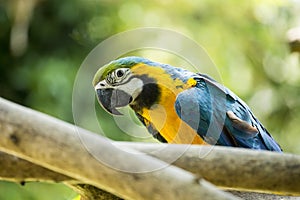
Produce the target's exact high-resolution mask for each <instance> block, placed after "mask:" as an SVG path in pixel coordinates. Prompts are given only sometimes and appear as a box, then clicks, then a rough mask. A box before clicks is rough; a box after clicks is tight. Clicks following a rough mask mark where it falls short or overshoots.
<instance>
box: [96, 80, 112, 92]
mask: <svg viewBox="0 0 300 200" xmlns="http://www.w3.org/2000/svg"><path fill="white" fill-rule="evenodd" d="M105 88H112V86H110V85H109V84H108V83H107V82H106V80H105V79H104V80H102V81H100V82H99V83H97V85H96V86H95V90H98V89H105Z"/></svg>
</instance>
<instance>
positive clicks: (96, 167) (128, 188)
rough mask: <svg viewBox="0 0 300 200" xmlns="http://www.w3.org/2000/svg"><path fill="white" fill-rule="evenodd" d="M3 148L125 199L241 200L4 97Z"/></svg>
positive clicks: (0, 109)
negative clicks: (202, 199) (200, 199)
mask: <svg viewBox="0 0 300 200" xmlns="http://www.w3.org/2000/svg"><path fill="white" fill-rule="evenodd" d="M0 150H1V151H3V152H6V153H9V154H12V155H16V156H18V157H20V158H23V159H25V160H28V161H30V162H32V163H35V164H37V165H40V166H43V167H45V168H48V169H50V170H53V171H55V172H58V173H61V174H64V175H66V176H69V177H72V178H74V179H75V180H78V181H80V182H82V183H85V184H88V185H93V186H96V187H97V188H100V189H103V190H105V191H108V192H110V193H113V194H116V195H117V196H120V197H122V198H125V199H199V198H205V199H237V198H235V197H234V196H233V195H231V194H228V193H225V192H222V191H220V190H218V189H217V188H216V187H214V186H213V185H211V184H210V183H208V182H207V181H205V180H204V179H202V178H201V177H197V176H195V175H193V174H192V173H189V172H186V171H184V170H182V169H180V168H177V167H175V166H168V164H167V163H165V162H163V161H161V160H158V159H156V158H153V157H150V156H147V155H141V154H139V153H138V152H135V151H133V150H130V149H126V148H124V149H122V150H120V149H118V148H116V147H115V146H114V145H112V143H111V142H110V141H109V140H108V139H106V138H103V137H101V136H99V135H98V136H97V135H95V134H92V133H90V132H89V131H86V130H83V129H80V128H78V127H75V126H72V125H70V124H67V123H65V122H62V121H60V120H57V119H55V118H52V117H50V116H47V115H45V114H41V113H39V112H36V111H33V110H31V109H28V108H24V107H22V106H19V105H16V104H14V103H11V102H9V101H6V100H4V99H0ZM96 158H97V159H96ZM166 166H168V167H166ZM137 172H138V173H137ZM146 172H147V173H146Z"/></svg>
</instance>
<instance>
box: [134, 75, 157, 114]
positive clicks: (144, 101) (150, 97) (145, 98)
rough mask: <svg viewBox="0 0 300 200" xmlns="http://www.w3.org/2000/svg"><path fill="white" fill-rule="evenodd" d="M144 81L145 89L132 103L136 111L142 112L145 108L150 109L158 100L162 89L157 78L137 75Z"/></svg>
mask: <svg viewBox="0 0 300 200" xmlns="http://www.w3.org/2000/svg"><path fill="white" fill-rule="evenodd" d="M135 77H137V78H139V79H141V80H142V81H143V84H144V86H143V89H142V92H141V93H140V95H139V96H138V97H137V98H136V99H135V101H134V102H133V103H132V104H131V105H130V106H131V108H132V109H133V110H134V111H135V112H140V111H141V110H142V109H143V108H147V109H150V108H151V106H152V105H154V104H155V103H157V102H158V100H159V97H160V94H161V91H160V88H159V87H158V84H157V82H156V81H155V79H153V78H150V77H149V76H147V75H141V76H135Z"/></svg>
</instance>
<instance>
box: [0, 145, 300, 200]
mask: <svg viewBox="0 0 300 200" xmlns="http://www.w3.org/2000/svg"><path fill="white" fill-rule="evenodd" d="M116 144H117V145H119V147H120V148H122V146H131V147H132V148H136V149H141V150H142V151H144V152H147V151H149V149H150V148H149V147H151V148H153V147H154V146H156V145H157V147H159V148H161V144H146V145H145V144H143V145H145V146H144V147H145V148H143V147H142V146H141V144H140V143H128V144H127V143H124V142H120V143H119V142H116ZM169 146H170V145H169ZM159 148H156V150H157V149H159ZM190 150H191V149H190ZM190 150H189V151H190ZM196 150H197V152H198V153H199V152H200V151H199V150H200V149H197V148H196ZM215 151H219V148H214V149H213V151H212V152H211V153H210V156H208V157H211V156H212V154H214V153H215ZM175 152H178V150H177V151H175ZM148 153H151V152H150V151H149V152H148ZM219 153H223V151H220V152H219ZM158 155H160V154H155V156H158ZM197 155H198V157H190V156H191V154H190V153H189V152H186V153H184V154H183V155H182V157H180V158H179V160H177V161H176V162H175V163H174V164H177V165H178V166H181V165H183V166H184V168H186V167H187V166H185V164H184V163H185V162H187V163H191V162H193V161H191V160H196V162H195V164H197V162H198V161H197V160H199V162H201V165H208V166H209V165H213V163H211V162H212V161H211V160H210V159H208V158H207V157H205V158H204V159H199V155H201V154H197ZM172 156H174V154H173V155H172ZM161 158H162V157H161ZM162 159H163V158H162ZM234 159H235V157H234ZM236 159H239V158H236ZM201 165H200V167H193V166H194V165H190V164H189V165H188V166H192V168H189V169H188V170H189V171H192V172H193V171H194V172H195V173H198V172H199V171H198V169H202V167H201ZM0 166H1V168H0V179H2V180H8V181H13V182H26V181H47V182H50V181H53V180H54V181H56V182H64V183H65V184H66V185H67V186H69V187H71V188H72V189H74V190H75V191H76V192H78V193H79V194H81V195H82V200H101V199H103V200H119V199H121V198H119V197H117V196H115V195H113V194H111V193H108V192H106V191H104V190H101V189H99V188H96V187H94V186H91V185H87V184H82V183H79V182H78V181H77V180H74V179H72V178H70V177H66V176H64V175H61V174H59V173H56V172H53V171H50V170H47V169H46V168H43V167H40V166H38V165H35V164H33V163H31V162H28V161H25V160H23V159H20V158H17V157H15V156H12V155H9V154H6V153H3V152H1V154H0ZM206 171H207V170H206ZM218 171H219V170H216V172H218ZM215 177H218V176H217V175H216V176H215ZM225 177H227V176H225ZM236 177H238V176H236ZM209 178H211V177H209ZM242 178H243V175H242V177H241V179H242ZM213 181H214V177H212V182H213ZM229 192H231V193H233V194H234V195H235V196H238V197H241V198H243V199H248V200H252V199H253V200H256V199H265V200H268V199H270V200H282V199H283V198H284V199H285V200H296V199H298V198H299V197H289V196H279V195H274V194H264V193H255V192H245V191H244V192H241V191H229Z"/></svg>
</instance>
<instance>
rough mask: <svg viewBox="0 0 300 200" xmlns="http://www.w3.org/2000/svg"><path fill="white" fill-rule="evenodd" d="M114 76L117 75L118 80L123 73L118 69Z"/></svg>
mask: <svg viewBox="0 0 300 200" xmlns="http://www.w3.org/2000/svg"><path fill="white" fill-rule="evenodd" d="M116 74H117V77H118V78H121V77H122V76H123V75H124V71H123V70H121V69H119V70H117V72H116Z"/></svg>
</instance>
